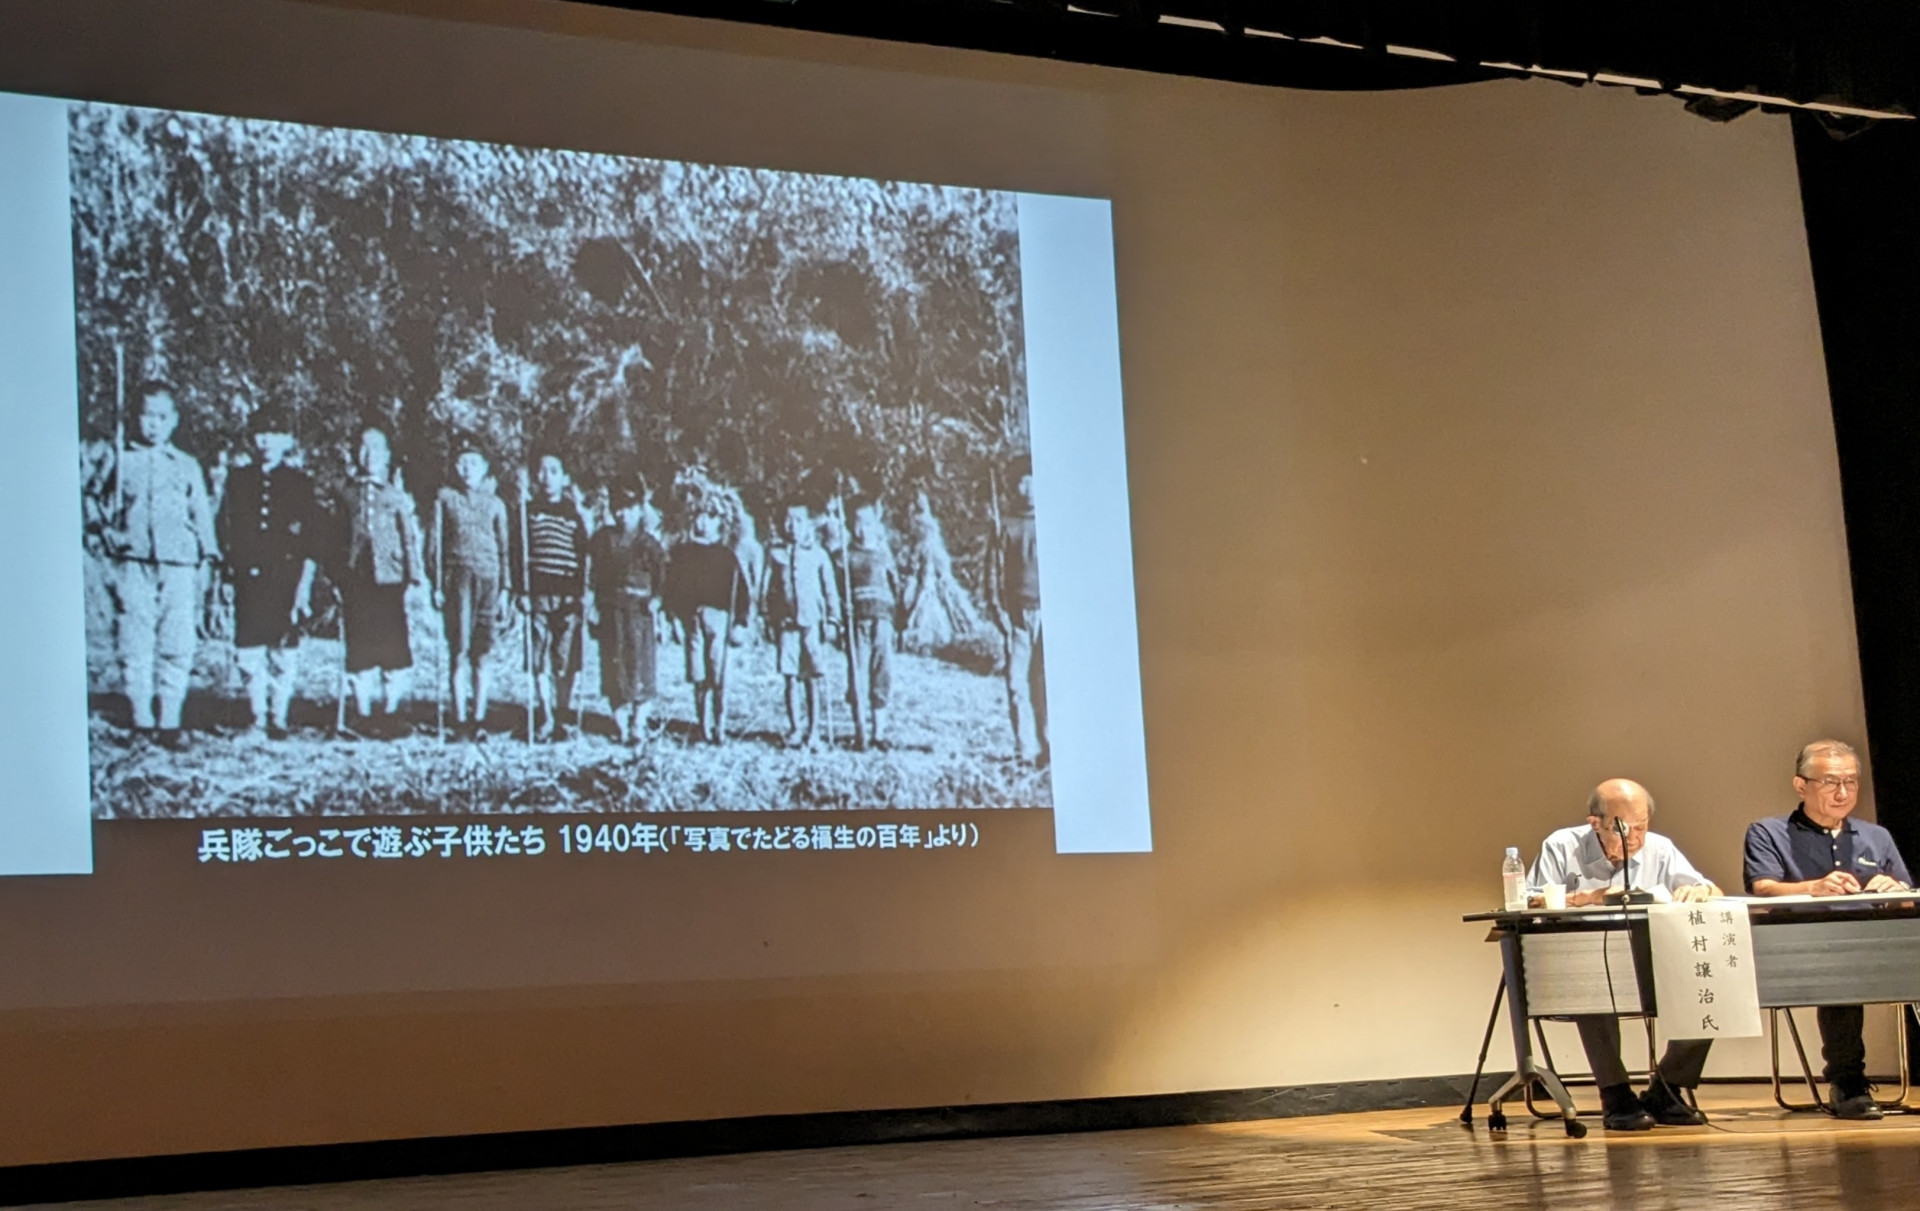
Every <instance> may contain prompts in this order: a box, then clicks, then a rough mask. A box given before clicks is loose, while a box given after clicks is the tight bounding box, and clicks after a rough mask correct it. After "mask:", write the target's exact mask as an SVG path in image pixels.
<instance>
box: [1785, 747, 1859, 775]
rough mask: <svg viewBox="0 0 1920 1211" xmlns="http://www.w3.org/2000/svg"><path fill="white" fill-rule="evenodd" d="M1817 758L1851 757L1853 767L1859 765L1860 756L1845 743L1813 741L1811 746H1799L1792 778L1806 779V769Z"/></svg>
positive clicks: (1794, 760)
mask: <svg viewBox="0 0 1920 1211" xmlns="http://www.w3.org/2000/svg"><path fill="white" fill-rule="evenodd" d="M1817 757H1852V758H1853V763H1854V764H1855V765H1858V764H1860V754H1858V753H1856V752H1854V751H1853V746H1852V745H1851V744H1848V743H1847V742H1846V741H1844V740H1815V741H1813V742H1812V743H1811V744H1803V745H1801V746H1800V755H1799V756H1798V757H1795V758H1794V759H1793V776H1794V777H1796V778H1804V777H1806V776H1807V767H1808V766H1810V765H1812V764H1813V762H1814V759H1815V758H1817Z"/></svg>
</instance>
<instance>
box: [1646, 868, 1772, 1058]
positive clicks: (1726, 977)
mask: <svg viewBox="0 0 1920 1211" xmlns="http://www.w3.org/2000/svg"><path fill="white" fill-rule="evenodd" d="M1647 928H1648V931H1649V933H1650V935H1651V941H1652V943H1653V995H1654V998H1655V999H1656V1000H1657V1001H1658V1002H1659V1005H1660V1031H1661V1033H1662V1034H1664V1035H1666V1036H1667V1037H1668V1038H1670V1039H1751V1038H1758V1037H1759V1035H1760V991H1759V988H1758V986H1757V985H1755V983H1754V979H1753V927H1752V924H1751V923H1750V922H1749V921H1748V919H1747V906H1746V905H1745V904H1743V903H1741V902H1740V901H1738V900H1708V901H1705V902H1703V903H1698V904H1655V905H1652V906H1650V907H1649V908H1648V909H1647Z"/></svg>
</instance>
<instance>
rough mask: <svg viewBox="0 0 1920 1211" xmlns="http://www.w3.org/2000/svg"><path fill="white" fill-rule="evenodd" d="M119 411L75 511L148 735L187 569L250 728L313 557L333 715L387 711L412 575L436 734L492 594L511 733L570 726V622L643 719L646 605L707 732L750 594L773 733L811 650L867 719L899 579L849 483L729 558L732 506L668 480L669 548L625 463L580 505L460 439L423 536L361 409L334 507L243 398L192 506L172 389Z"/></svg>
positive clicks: (160, 723)
mask: <svg viewBox="0 0 1920 1211" xmlns="http://www.w3.org/2000/svg"><path fill="white" fill-rule="evenodd" d="M137 408H138V412H137V415H138V422H139V426H138V431H139V433H140V436H141V438H142V441H141V443H140V444H139V445H137V446H136V447H134V448H133V449H130V450H127V451H124V452H122V453H121V454H120V455H119V457H118V458H117V459H116V460H115V464H114V467H113V469H112V481H113V482H112V483H111V484H110V485H105V486H102V485H96V489H97V490H96V491H95V492H94V494H93V495H94V497H95V500H96V507H95V510H94V515H93V516H92V518H91V519H90V526H91V529H92V531H93V533H94V535H95V538H96V540H97V543H98V546H97V549H98V550H100V551H101V553H103V554H104V555H106V556H107V558H108V559H109V561H110V564H111V566H112V568H113V573H114V574H113V578H112V582H111V584H110V585H109V589H110V592H111V593H112V595H113V598H114V601H115V607H116V641H117V647H118V651H119V655H120V662H121V672H122V677H123V681H124V685H125V689H126V693H127V697H128V700H129V702H130V703H131V706H132V723H133V727H134V728H135V730H136V731H137V732H141V733H150V734H153V735H154V736H155V737H156V738H157V739H158V740H159V741H160V742H161V743H163V744H167V745H170V746H177V745H178V744H180V743H181V716H182V708H183V705H184V702H185V699H186V696H187V690H188V683H189V678H190V674H191V671H192V666H193V658H194V653H195V647H196V645H197V642H198V630H199V620H200V607H199V603H200V601H201V599H202V597H201V594H202V586H203V583H204V582H203V579H202V578H203V574H204V572H205V570H207V569H209V568H217V569H220V570H221V571H222V572H224V574H225V576H226V577H227V579H228V580H229V581H230V583H231V584H232V594H233V610H234V632H233V638H234V645H235V648H236V653H237V655H236V663H237V664H238V666H239V668H240V670H241V673H242V677H243V680H244V681H245V683H246V688H247V696H248V704H249V708H250V711H251V726H252V728H253V730H254V731H256V732H258V733H261V734H264V735H269V736H274V735H281V734H284V733H285V732H286V730H287V726H288V721H287V715H288V711H289V708H290V706H291V704H292V701H293V698H294V687H295V681H296V676H297V673H298V669H299V660H298V656H299V647H300V643H301V639H302V637H303V635H304V634H305V632H306V624H307V622H308V620H309V619H310V618H311V617H312V615H313V614H314V613H315V612H316V609H317V603H316V601H315V595H316V584H317V582H318V574H319V573H320V572H321V571H323V570H324V571H325V573H326V576H327V578H328V579H329V580H330V581H331V582H332V583H333V584H334V585H335V587H336V589H337V591H338V593H339V605H340V619H341V630H342V638H343V640H344V648H345V657H344V667H343V669H342V670H341V674H342V677H343V685H342V692H341V694H340V698H339V702H338V705H337V719H336V725H337V726H338V727H339V728H340V729H341V730H343V731H346V732H349V733H351V734H382V733H391V732H392V731H393V730H394V727H395V724H394V723H393V722H392V720H393V719H394V716H395V715H396V713H397V711H398V710H399V707H400V704H401V701H402V699H403V697H404V696H405V691H406V688H407V681H408V676H409V674H410V671H411V669H412V666H413V664H414V655H413V646H412V642H411V631H410V626H409V614H408V611H409V602H410V601H411V600H413V599H415V598H416V597H418V596H420V595H425V594H430V596H431V601H432V603H433V607H434V609H435V611H437V612H438V613H439V615H440V620H441V624H442V631H443V634H444V638H445V650H446V653H447V659H446V662H445V665H444V668H445V675H446V691H445V692H446V699H443V701H448V700H450V703H449V704H450V706H451V713H452V720H451V722H452V725H453V729H454V732H455V733H456V734H457V735H473V736H477V735H479V734H480V730H481V725H482V723H483V722H484V721H485V720H486V718H487V712H488V706H489V699H490V689H491V686H490V685H489V678H488V672H487V671H488V664H489V657H490V655H491V654H492V652H493V650H494V648H495V645H496V641H497V639H498V638H499V637H500V635H501V634H502V633H503V632H504V631H505V629H506V625H507V622H508V616H509V612H510V611H515V610H517V611H518V612H519V613H520V614H521V615H522V617H523V619H524V627H523V630H522V635H523V645H524V646H523V652H522V653H521V655H522V659H523V662H524V667H525V668H526V670H527V672H528V675H529V678H530V681H531V693H530V696H529V698H530V700H529V702H528V703H527V728H528V734H529V738H530V739H533V740H536V741H541V740H549V739H553V738H557V737H560V736H563V735H564V734H566V732H567V731H568V730H569V728H570V727H573V728H577V727H578V726H579V722H580V711H579V710H578V709H577V708H576V707H575V706H574V705H573V704H574V692H575V682H576V680H577V677H578V675H579V672H580V670H581V665H582V657H583V649H584V639H585V634H586V633H587V632H589V631H590V632H591V633H593V634H594V635H595V637H596V638H597V641H598V646H599V666H600V690H601V694H602V695H603V697H604V698H605V699H606V701H607V703H608V705H609V707H610V708H611V713H612V716H613V723H614V728H615V730H616V732H617V734H618V735H619V737H620V738H621V740H622V741H625V742H635V741H638V740H640V739H642V738H643V737H645V736H646V735H647V734H648V733H649V731H650V728H649V723H650V719H651V711H652V705H653V701H654V699H655V697H656V696H657V666H658V653H657V644H658V636H659V634H660V630H661V624H662V622H663V621H664V622H665V623H666V624H667V626H668V627H669V628H670V629H671V631H672V632H673V633H674V635H675V637H676V639H677V640H678V642H679V643H680V644H681V646H682V649H683V654H684V658H685V663H686V678H687V681H688V683H689V684H690V685H691V686H692V687H693V694H694V708H695V718H696V730H697V733H698V736H699V738H700V739H701V740H703V741H705V742H708V743H713V744H719V743H721V742H722V741H723V740H724V739H725V737H726V734H727V732H726V691H727V682H728V671H729V664H730V663H731V662H732V655H733V653H734V651H735V650H736V649H738V648H740V647H741V646H742V645H743V644H744V643H745V642H746V640H747V638H748V635H749V624H750V622H751V621H752V619H753V618H754V617H755V615H756V614H757V615H758V617H759V618H760V620H761V621H762V623H763V625H764V627H765V634H766V638H767V639H768V641H769V642H770V643H771V645H772V646H773V648H774V652H775V660H776V665H777V668H778V670H779V672H780V674H781V676H782V677H783V679H784V682H785V704H786V714H787V723H788V730H787V733H786V736H785V742H786V744H788V745H789V746H793V747H811V746H813V745H816V744H817V743H818V742H819V740H820V738H821V734H822V714H823V710H824V709H825V708H826V707H827V706H828V704H827V703H826V701H825V700H824V699H823V696H822V692H821V683H822V680H823V679H824V678H825V677H826V676H827V674H828V670H829V668H830V666H832V665H833V664H835V663H842V664H844V666H845V673H846V682H847V686H848V690H847V706H848V708H849V715H850V717H851V720H852V722H853V724H854V729H853V730H854V738H855V743H856V745H857V746H858V747H862V748H864V747H867V746H869V745H874V744H878V743H881V742H882V740H883V738H884V736H885V735H886V728H885V727H884V723H883V721H884V719H885V715H886V711H887V706H888V700H889V697H890V694H891V682H892V656H893V648H894V633H895V628H896V625H897V618H898V615H899V613H900V610H901V583H900V577H899V574H898V571H897V569H896V567H895V564H894V560H893V556H892V552H891V550H890V547H889V544H888V540H887V537H886V531H885V527H884V524H883V521H882V517H881V511H880V506H879V504H878V503H877V502H875V501H862V502H856V503H855V506H854V509H853V516H852V521H851V525H850V526H847V525H841V524H840V516H839V510H838V509H837V508H835V509H834V510H833V518H832V523H833V524H832V527H831V528H832V532H833V534H834V537H835V538H836V539H838V547H839V549H838V550H835V551H829V550H828V549H827V547H826V546H825V545H824V544H823V538H822V536H823V531H824V530H826V529H827V528H828V524H829V518H828V517H827V516H826V511H825V510H821V511H816V510H815V508H813V507H811V506H810V505H808V504H804V503H793V504H790V505H789V506H788V507H787V508H786V510H785V512H784V514H783V517H782V525H781V532H780V536H779V540H778V541H777V542H776V543H775V544H774V545H773V547H772V548H771V549H770V550H768V551H766V552H765V557H764V559H754V560H751V561H750V564H749V565H743V563H742V561H741V559H740V558H739V557H738V556H737V555H736V553H735V550H734V548H733V547H732V546H731V545H729V543H730V537H731V535H730V534H729V530H730V529H731V528H732V527H733V526H735V525H737V524H739V522H740V520H741V519H740V518H739V517H738V515H737V514H736V513H735V510H736V509H737V504H736V503H734V502H733V501H731V500H729V499H728V498H727V497H726V496H724V495H722V494H720V493H718V492H713V491H699V490H695V491H694V492H692V493H690V494H689V499H688V500H687V501H686V504H687V509H688V516H687V530H688V534H687V537H686V538H684V539H682V540H680V541H678V542H675V543H673V544H672V546H671V548H670V549H669V548H668V546H667V545H666V543H665V542H664V540H663V537H662V533H661V524H660V523H661V519H660V515H659V513H658V512H657V511H656V510H655V508H654V507H653V502H652V499H651V495H650V493H649V490H648V488H647V485H646V484H645V482H644V481H643V480H642V479H641V478H640V476H638V475H637V474H635V475H630V476H627V477H624V478H622V479H619V480H617V481H616V482H614V483H611V484H609V485H608V486H607V491H606V506H607V508H606V512H607V514H608V516H607V517H606V518H605V519H604V524H596V522H601V521H602V519H601V518H598V517H596V516H595V512H594V511H593V510H591V509H589V508H588V507H587V506H586V504H585V501H584V498H583V495H582V493H581V492H580V490H579V489H578V487H576V486H575V484H574V482H573V480H572V478H571V477H570V476H569V474H568V472H567V468H566V465H565V462H564V460H563V459H562V458H561V457H560V456H559V455H558V454H553V453H546V454H542V455H540V456H539V457H538V458H536V459H535V460H534V461H533V464H532V468H531V470H532V474H531V476H530V477H521V478H519V479H518V482H517V485H516V486H517V488H518V492H517V496H518V500H517V501H515V502H513V503H512V504H510V503H509V501H507V500H505V499H503V498H502V496H501V493H500V491H499V486H498V484H497V482H496V480H495V478H494V476H493V472H492V467H491V465H490V463H489V460H488V459H487V457H486V456H485V455H484V454H483V453H482V452H481V451H480V450H478V449H476V448H471V447H469V448H465V449H462V450H461V451H460V452H459V454H458V455H457V457H456V458H455V459H454V465H453V471H454V476H453V479H454V482H452V483H450V484H448V485H447V486H446V487H443V488H441V489H440V490H439V491H438V492H437V493H436V494H435V495H434V497H433V506H432V515H431V520H430V522H429V523H428V524H427V525H426V526H425V527H424V529H425V533H424V534H423V533H421V530H422V529H423V527H422V524H421V521H420V519H419V517H418V514H417V511H416V510H415V508H414V506H413V501H412V498H411V497H410V496H409V495H408V494H407V492H406V491H405V490H404V488H403V487H402V486H401V485H400V484H399V482H398V479H397V476H396V474H395V471H394V465H393V455H392V449H391V445H390V442H389V440H388V435H387V434H386V432H385V431H383V430H382V429H380V428H378V427H371V426H370V427H367V428H365V429H363V430H362V431H361V433H360V436H359V439H358V443H357V446H356V449H355V460H354V471H355V474H354V477H353V479H352V481H351V482H350V483H349V484H348V485H347V487H346V488H345V489H344V490H343V491H342V493H341V494H340V500H339V507H338V509H337V511H336V510H330V509H328V508H327V507H326V506H325V505H323V504H322V503H321V500H320V495H319V493H318V492H317V491H316V489H315V485H314V483H313V480H312V479H311V477H310V476H308V474H307V472H306V471H305V470H304V469H302V468H301V466H300V460H299V458H298V456H297V454H298V452H297V444H296V440H295V436H294V433H293V426H292V424H291V423H290V422H289V420H288V418H286V417H285V416H284V415H283V414H281V413H279V412H277V411H275V410H272V409H269V408H263V409H261V410H259V411H258V412H256V413H255V414H254V415H253V417H252V419H251V422H250V428H251V438H252V446H253V458H252V461H251V462H250V463H249V464H248V465H244V466H241V467H238V468H236V469H234V470H233V471H232V472H231V473H230V474H229V475H228V477H227V480H226V484H225V491H224V492H223V493H222V495H221V497H220V499H219V501H218V503H217V504H215V503H214V502H213V501H212V499H211V497H210V495H209V493H208V492H207V489H206V482H205V477H204V475H203V472H202V469H201V467H200V465H199V463H198V462H197V461H196V460H194V459H193V458H192V457H191V456H190V455H188V454H186V453H184V452H183V451H181V450H180V449H179V448H178V447H177V446H175V445H174V444H173V440H172V439H173V434H174V431H175V429H176V428H177V427H178V424H179V410H178V407H177V405H176V404H175V402H174V398H173V394H172V392H171V391H170V390H169V389H168V388H167V387H166V386H164V385H163V384H157V383H156V384H149V385H147V386H145V387H143V388H142V389H141V390H140V391H139V393H138V396H137ZM349 705H351V707H352V708H353V712H354V718H353V719H352V720H351V723H350V721H349V719H348V716H347V712H348V707H349ZM1016 731H1018V724H1017V723H1016Z"/></svg>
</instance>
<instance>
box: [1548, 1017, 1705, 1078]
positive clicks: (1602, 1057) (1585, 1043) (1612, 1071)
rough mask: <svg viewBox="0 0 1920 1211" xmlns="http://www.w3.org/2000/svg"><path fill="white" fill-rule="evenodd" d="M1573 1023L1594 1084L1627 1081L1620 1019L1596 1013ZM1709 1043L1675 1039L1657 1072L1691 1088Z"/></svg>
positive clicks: (1702, 1063)
mask: <svg viewBox="0 0 1920 1211" xmlns="http://www.w3.org/2000/svg"><path fill="white" fill-rule="evenodd" d="M1573 1022H1574V1025H1576V1026H1578V1027H1579V1028H1580V1045H1581V1046H1582V1047H1585V1048H1586V1049H1587V1063H1588V1064H1589V1065H1590V1066H1591V1067H1592V1068H1593V1083H1594V1084H1596V1085H1598V1086H1600V1088H1602V1089H1606V1088H1609V1087H1611V1086H1614V1085H1624V1084H1626V1083H1627V1066H1626V1065H1625V1064H1624V1063H1622V1062H1621V1060H1620V1019H1619V1018H1616V1017H1613V1016H1612V1015H1610V1014H1596V1015H1594V1016H1591V1017H1577V1018H1575V1019H1573ZM1712 1046H1713V1040H1712V1039H1674V1040H1672V1041H1671V1042H1669V1043H1668V1044H1667V1053H1666V1054H1665V1055H1663V1056H1661V1057H1660V1064H1659V1067H1658V1068H1657V1069H1656V1071H1657V1072H1659V1074H1660V1076H1661V1078H1662V1079H1663V1080H1665V1081H1666V1082H1667V1084H1669V1085H1672V1086H1674V1087H1676V1088H1681V1089H1691V1088H1693V1087H1694V1086H1695V1085H1698V1084H1699V1083H1700V1070H1701V1069H1702V1068H1705V1067H1706V1066H1707V1049H1708V1048H1710V1047H1712Z"/></svg>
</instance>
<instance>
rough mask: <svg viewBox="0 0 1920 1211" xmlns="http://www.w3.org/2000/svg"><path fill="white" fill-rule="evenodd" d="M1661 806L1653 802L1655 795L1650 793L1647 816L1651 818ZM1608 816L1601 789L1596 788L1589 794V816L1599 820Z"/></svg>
mask: <svg viewBox="0 0 1920 1211" xmlns="http://www.w3.org/2000/svg"><path fill="white" fill-rule="evenodd" d="M1640 789H1641V790H1643V791H1644V790H1646V789H1647V788H1646V787H1644V786H1643V787H1641V788H1640ZM1659 806H1660V805H1659V804H1658V803H1655V802H1654V801H1653V794H1652V793H1651V792H1648V794H1647V815H1649V816H1651V815H1653V813H1654V811H1655V810H1656V809H1657V808H1658V807H1659ZM1606 814H1607V811H1606V807H1605V806H1604V804H1603V803H1602V802H1601V799H1600V788H1599V787H1597V786H1596V787H1594V788H1593V789H1592V790H1591V791H1589V792H1587V816H1588V818H1590V819H1594V820H1599V819H1602V818H1604V817H1605V816H1606Z"/></svg>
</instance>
